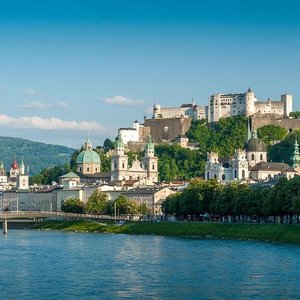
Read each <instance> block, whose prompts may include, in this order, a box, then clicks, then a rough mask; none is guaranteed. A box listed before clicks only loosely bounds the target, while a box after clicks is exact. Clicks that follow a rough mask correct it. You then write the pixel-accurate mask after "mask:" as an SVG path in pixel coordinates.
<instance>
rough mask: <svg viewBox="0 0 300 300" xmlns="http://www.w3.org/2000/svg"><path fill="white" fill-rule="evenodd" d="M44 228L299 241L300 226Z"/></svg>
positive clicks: (69, 224) (77, 224) (54, 224)
mask: <svg viewBox="0 0 300 300" xmlns="http://www.w3.org/2000/svg"><path fill="white" fill-rule="evenodd" d="M34 229H41V230H65V231H81V232H102V233H123V234H156V235H163V236H191V237H215V238H226V239H249V240H257V241H270V242H283V243H293V244H300V225H288V224H284V225H280V224H224V223H137V222H127V223H125V224H124V225H122V226H115V225H114V224H112V223H99V222H91V221H83V220H81V221H44V222H43V223H40V224H38V225H36V226H35V227H34Z"/></svg>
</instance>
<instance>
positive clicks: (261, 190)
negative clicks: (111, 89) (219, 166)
mask: <svg viewBox="0 0 300 300" xmlns="http://www.w3.org/2000/svg"><path fill="white" fill-rule="evenodd" d="M162 209H163V211H164V213H165V214H175V215H176V216H184V217H186V216H188V215H191V216H192V218H194V217H195V218H197V217H199V215H200V214H204V213H208V214H209V215H210V216H211V219H214V218H215V216H216V215H218V216H222V217H224V218H225V219H226V218H228V216H230V217H231V218H232V220H233V222H235V221H236V220H237V219H239V220H240V221H243V220H244V218H245V216H247V217H248V218H251V219H252V218H255V219H256V220H257V221H258V222H260V221H261V220H262V219H265V218H266V217H269V216H271V217H275V216H276V217H278V218H279V221H280V222H281V223H282V222H283V218H284V217H286V218H288V219H289V220H290V222H291V220H292V217H293V216H295V215H299V214H300V177H299V176H295V177H294V178H293V179H290V180H287V179H286V178H282V179H280V180H279V181H278V183H277V184H276V185H275V186H274V187H273V188H268V187H255V188H249V187H248V186H247V185H238V184H236V183H232V184H229V185H225V186H224V185H221V184H219V183H217V182H216V181H213V180H208V181H198V180H192V181H191V183H190V185H189V186H188V187H187V188H186V189H185V190H184V191H183V192H182V193H177V194H173V195H171V196H169V197H168V198H167V199H166V201H165V202H164V203H163V205H162ZM297 220H298V221H299V219H297ZM274 221H275V218H274Z"/></svg>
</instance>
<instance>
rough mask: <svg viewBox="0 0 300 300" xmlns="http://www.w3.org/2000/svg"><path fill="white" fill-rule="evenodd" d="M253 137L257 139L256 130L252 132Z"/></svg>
mask: <svg viewBox="0 0 300 300" xmlns="http://www.w3.org/2000/svg"><path fill="white" fill-rule="evenodd" d="M252 137H253V138H255V139H257V131H256V130H253V131H252Z"/></svg>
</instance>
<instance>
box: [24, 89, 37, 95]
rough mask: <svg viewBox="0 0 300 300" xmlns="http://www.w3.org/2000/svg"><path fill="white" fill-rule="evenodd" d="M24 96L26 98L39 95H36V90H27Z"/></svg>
mask: <svg viewBox="0 0 300 300" xmlns="http://www.w3.org/2000/svg"><path fill="white" fill-rule="evenodd" d="M24 94H25V95H26V96H35V95H36V94H37V93H36V90H34V89H27V90H25V91H24Z"/></svg>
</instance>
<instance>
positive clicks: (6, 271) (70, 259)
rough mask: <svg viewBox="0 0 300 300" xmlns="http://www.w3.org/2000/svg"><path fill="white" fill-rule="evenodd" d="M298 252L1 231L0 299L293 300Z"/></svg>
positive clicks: (226, 243)
mask: <svg viewBox="0 0 300 300" xmlns="http://www.w3.org/2000/svg"><path fill="white" fill-rule="evenodd" d="M299 282H300V247H299V246H293V245H280V244H271V243H259V242H251V241H230V240H218V239H185V238H171V237H160V236H134V235H109V234H90V233H67V232H55V231H31V230H9V233H8V235H7V236H0V296H1V299H120V298H127V299H213V300H215V299H216V300H218V299H300V284H299Z"/></svg>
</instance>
